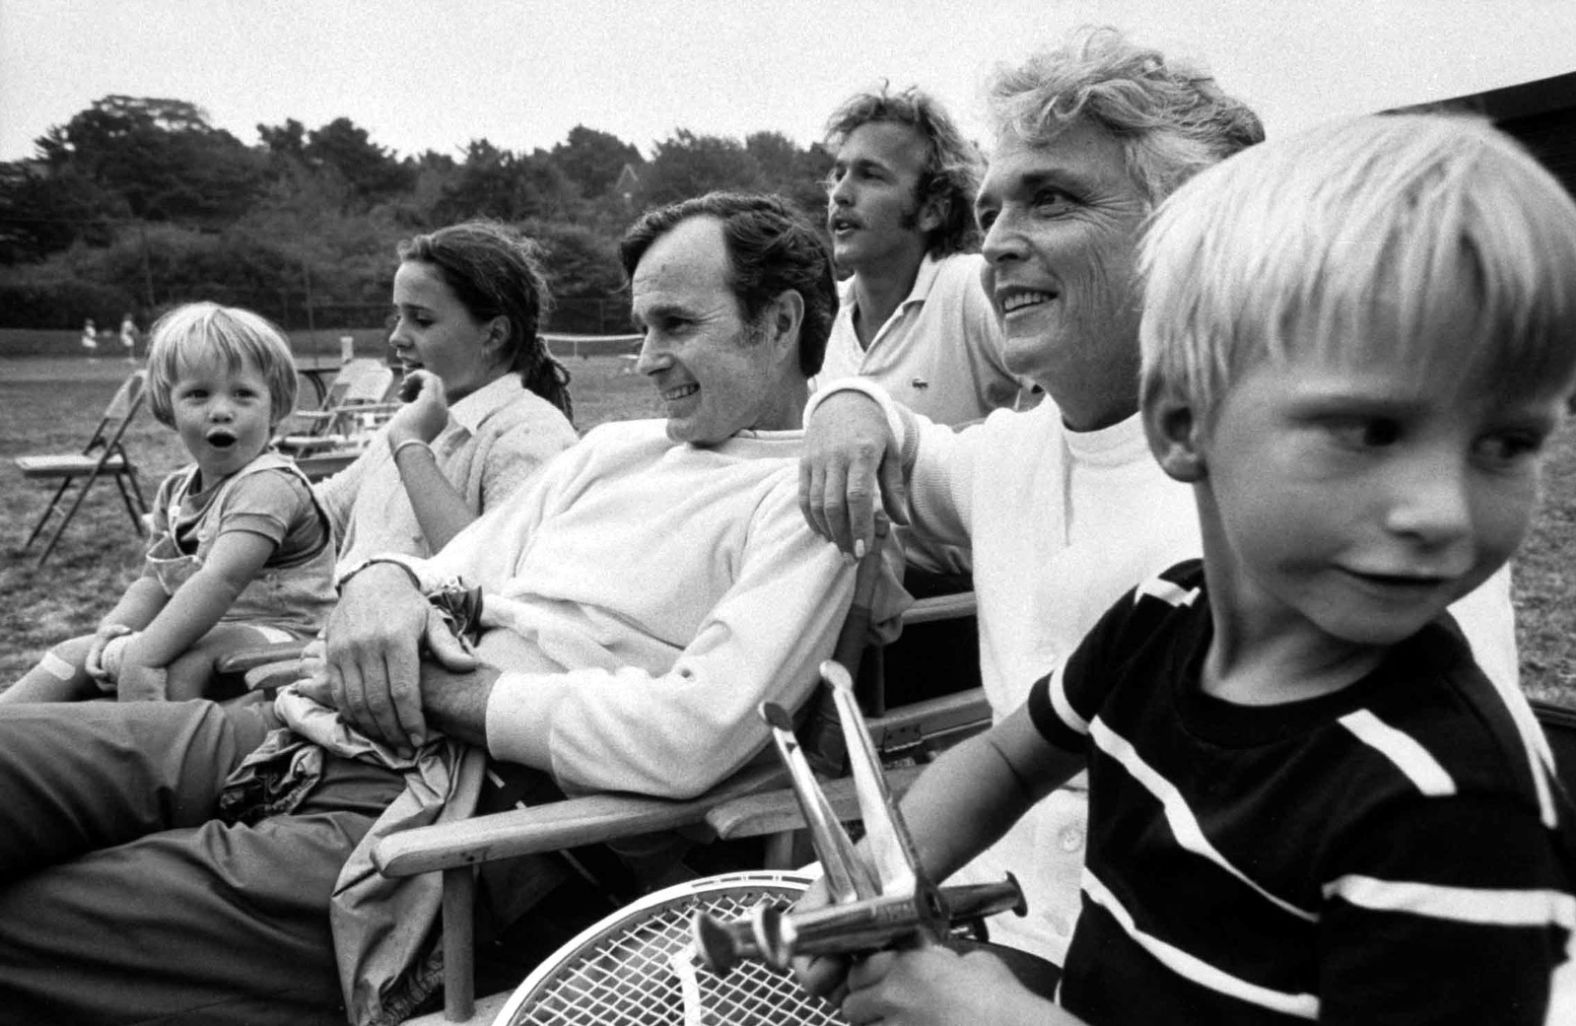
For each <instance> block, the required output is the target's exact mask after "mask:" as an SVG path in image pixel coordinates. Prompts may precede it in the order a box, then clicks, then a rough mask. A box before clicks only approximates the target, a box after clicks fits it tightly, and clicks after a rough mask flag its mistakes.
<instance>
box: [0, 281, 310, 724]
mask: <svg viewBox="0 0 1576 1026" xmlns="http://www.w3.org/2000/svg"><path fill="white" fill-rule="evenodd" d="M147 387H148V396H149V402H150V405H151V406H152V409H153V415H154V416H155V417H156V418H157V419H158V420H159V422H160V423H162V424H165V425H167V426H168V427H171V428H173V429H175V431H176V433H177V434H179V436H180V439H181V444H182V445H183V446H184V447H185V448H186V451H187V452H188V453H189V454H190V455H191V458H192V461H193V462H192V463H191V464H190V465H188V466H185V467H182V468H181V469H180V470H178V471H176V472H175V473H173V474H171V475H170V476H169V477H168V478H166V479H165V480H164V482H163V484H161V485H160V486H159V491H158V495H157V497H156V498H155V499H154V502H153V531H152V538H151V541H150V542H149V545H148V550H147V554H146V557H145V559H144V563H143V571H142V575H141V576H140V577H138V578H137V579H136V580H135V581H133V582H132V583H131V586H130V587H128V588H127V589H126V592H125V594H123V595H122V596H121V599H120V601H119V602H117V603H116V604H115V607H114V608H113V609H111V610H110V611H109V613H108V614H107V615H106V616H105V617H104V619H103V620H102V621H101V622H100V624H99V627H98V629H97V630H96V631H94V632H93V634H91V635H88V636H85V637H79V638H72V639H71V640H69V641H65V642H62V643H61V644H59V645H57V646H55V648H53V649H51V650H50V651H49V652H47V653H46V654H45V655H44V658H43V659H42V660H40V661H39V663H38V665H37V666H35V667H34V668H33V669H31V670H29V671H28V672H27V673H26V674H24V675H23V677H22V678H21V679H20V680H18V681H17V682H16V683H14V684H12V685H11V686H10V687H9V688H8V689H6V690H5V691H4V692H0V703H17V702H57V701H71V700H77V699H86V698H95V697H99V696H101V695H104V694H106V693H108V694H112V695H115V696H117V697H118V698H119V699H120V700H121V701H123V702H131V701H149V700H152V701H158V700H164V699H168V700H170V701H183V700H185V699H189V698H200V697H227V696H217V695H214V696H210V695H209V690H208V688H209V683H210V681H211V680H212V678H213V671H214V663H215V661H216V660H218V659H220V658H222V657H223V656H225V655H227V654H229V653H231V652H234V651H237V650H240V649H245V648H251V647H256V646H257V645H260V644H266V643H268V642H274V641H287V640H291V639H300V638H308V637H311V636H312V635H313V634H315V633H316V632H317V630H318V628H319V626H321V624H322V621H323V617H324V616H326V615H327V613H328V610H329V609H330V608H331V607H332V606H333V603H334V590H333V570H334V544H333V535H332V532H331V530H330V527H329V520H328V517H327V515H326V514H325V513H324V511H323V509H322V508H321V507H320V506H319V505H318V503H317V501H316V500H315V499H314V498H313V497H312V486H311V485H310V484H309V483H308V482H307V480H306V478H305V476H303V475H302V473H301V472H300V471H299V470H297V469H296V466H295V463H294V462H292V461H291V460H289V459H286V458H285V457H283V456H281V455H279V454H278V453H276V452H274V451H272V450H271V449H270V447H269V441H270V439H271V438H272V437H273V431H274V428H275V427H276V426H277V425H278V423H279V421H280V420H281V419H283V418H284V417H285V416H286V415H287V414H288V413H289V412H290V411H291V410H292V409H293V408H294V407H295V397H296V372H295V359H294V357H292V355H291V353H290V346H289V344H288V343H287V342H286V341H285V338H284V336H283V335H282V334H281V333H280V332H279V330H278V329H277V328H275V327H274V326H273V325H272V324H270V323H268V322H267V321H265V320H264V319H263V318H261V317H259V316H258V315H257V314H254V313H252V312H251V311H249V310H242V309H239V308H237V307H223V306H218V305H216V304H213V303H191V304H188V305H185V306H181V307H178V308H176V309H175V310H173V311H171V312H170V313H168V314H166V315H165V316H164V317H162V318H160V320H159V322H158V323H157V324H155V325H154V327H153V345H152V347H151V349H150V350H149V353H148V386H147Z"/></svg>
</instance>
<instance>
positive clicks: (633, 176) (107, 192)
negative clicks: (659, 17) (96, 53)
mask: <svg viewBox="0 0 1576 1026" xmlns="http://www.w3.org/2000/svg"><path fill="white" fill-rule="evenodd" d="M257 132H258V136H259V142H258V143H256V144H254V145H247V144H245V143H243V142H241V140H239V139H237V138H236V137H235V136H234V135H232V134H231V133H229V132H227V131H224V130H223V129H219V128H215V127H214V126H213V125H212V124H210V123H209V121H208V116H207V114H206V113H205V112H204V111H203V110H202V109H201V108H199V107H197V106H196V105H194V104H192V103H188V102H186V101H184V100H171V99H156V98H150V97H134V96H120V95H112V96H106V97H104V98H102V99H99V100H96V101H94V103H93V104H92V105H91V106H90V107H88V108H87V109H86V110H83V111H80V112H79V113H77V114H76V115H75V116H73V117H72V118H71V119H70V120H69V121H67V122H66V123H65V124H63V125H54V126H51V127H50V128H49V129H48V131H46V132H45V134H44V135H43V136H41V137H40V138H38V139H37V140H35V144H34V145H35V149H36V153H35V156H34V157H33V158H32V159H28V160H21V161H13V162H8V163H6V162H0V327H23V328H74V327H78V326H80V325H81V324H82V321H83V319H84V318H87V317H92V318H95V319H96V320H98V321H99V323H101V324H109V323H118V322H119V319H120V317H121V316H122V315H123V314H125V313H127V312H131V313H133V315H134V316H136V317H137V319H138V320H139V322H141V323H142V324H143V325H144V326H146V324H147V323H148V321H149V320H150V319H151V318H152V317H154V316H156V315H157V314H158V313H159V312H161V311H162V310H164V309H166V308H168V307H169V306H172V305H174V304H176V303H181V302H185V301H188V300H192V299H212V300H215V301H217V302H221V303H232V304H237V305H242V306H247V307H250V308H251V309H254V310H257V311H258V312H259V313H262V314H264V315H265V316H268V317H270V318H272V319H274V320H276V321H278V322H279V323H280V324H282V325H283V326H285V327H286V328H290V329H299V328H335V327H365V326H367V325H368V323H369V318H371V319H372V320H371V321H370V323H377V322H378V320H380V319H381V316H382V312H383V311H384V310H385V309H386V308H387V306H388V289H389V282H390V280H391V278H392V274H393V265H394V260H395V257H394V246H395V244H396V243H397V242H398V240H400V239H402V238H406V237H408V236H410V235H413V234H416V233H418V232H422V231H427V230H431V229H434V228H438V227H441V226H442V225H445V224H449V223H452V222H454V221H458V220H463V219H466V218H470V217H492V218H496V219H499V220H502V221H505V222H508V223H510V224H513V225H516V226H518V227H519V228H520V229H522V230H523V231H525V232H527V233H528V234H530V235H531V236H532V237H533V238H535V239H536V240H537V241H538V242H540V243H541V244H542V246H543V247H544V249H545V250H546V254H547V258H548V266H549V271H550V274H551V276H552V286H553V289H554V292H555V294H556V295H557V296H558V297H559V298H560V310H559V312H558V314H557V315H556V316H555V318H554V320H553V322H552V324H551V327H553V328H554V329H556V330H560V331H583V332H600V331H617V330H621V329H622V328H623V326H624V321H623V318H624V303H623V302H622V301H618V302H608V300H609V299H610V298H611V297H615V296H616V295H617V294H618V293H619V292H620V290H621V289H622V286H623V277H622V272H621V270H620V268H619V265H618V258H617V249H616V244H617V240H618V238H619V236H620V235H621V234H622V232H623V230H624V228H626V227H627V226H628V224H629V222H630V221H631V220H632V219H633V218H634V216H635V215H636V214H638V213H639V212H640V211H642V210H644V209H646V208H647V207H650V206H653V205H657V204H661V203H667V202H670V201H672V200H676V199H682V198H685V197H688V196H695V195H699V194H701V193H704V192H707V191H709V190H711V189H765V190H770V191H775V192H781V193H783V194H784V195H786V196H788V197H789V198H790V199H791V200H793V201H794V202H795V203H797V204H799V205H800V206H802V207H803V208H804V209H805V210H806V211H808V212H810V213H812V214H813V215H815V217H816V219H817V220H819V212H820V210H821V209H822V207H823V204H824V194H823V191H822V187H821V182H822V180H823V179H824V178H825V176H826V173H827V170H828V169H829V168H830V166H831V157H830V156H829V155H828V154H827V152H826V150H825V148H824V147H822V146H821V145H820V144H819V143H816V144H812V145H811V146H810V147H809V148H801V147H799V146H797V145H796V144H795V143H794V142H793V141H792V140H790V139H788V138H787V137H786V136H784V135H782V134H781V133H779V132H772V131H762V132H755V133H753V134H751V135H749V136H747V137H746V138H744V139H743V140H742V141H741V140H739V139H735V138H729V137H722V136H711V135H697V134H695V133H694V132H691V131H689V130H687V129H682V128H681V129H677V130H676V131H675V132H674V133H673V135H672V136H671V137H669V138H668V139H665V140H661V141H657V142H654V143H653V144H652V146H651V157H650V159H647V158H645V157H644V156H642V154H641V152H640V150H639V149H637V148H636V147H635V146H634V145H632V144H631V143H628V142H625V141H624V140H621V139H619V138H618V137H617V136H614V135H612V134H610V133H607V132H603V131H599V130H597V129H594V128H589V127H586V126H584V125H577V126H576V127H575V128H573V129H571V130H570V132H569V134H568V136H567V138H566V139H565V140H564V141H563V142H561V143H558V144H556V145H555V146H553V148H552V149H551V150H543V149H536V150H534V151H533V152H531V153H525V152H514V151H511V150H507V149H502V148H500V147H498V146H496V145H494V144H493V143H491V142H489V141H488V140H486V139H476V140H473V141H471V142H470V143H469V144H468V145H467V146H466V147H465V149H464V151H463V153H460V154H458V155H457V156H454V155H449V154H443V153H437V152H435V151H432V150H428V151H426V152H424V153H421V154H419V155H415V156H400V155H398V154H396V153H394V152H393V151H391V150H389V149H388V148H386V147H384V146H381V145H379V144H378V143H376V142H375V141H374V140H373V139H372V138H371V136H370V135H369V134H368V133H367V131H366V130H365V129H363V128H361V127H359V126H358V125H356V124H355V123H354V122H353V121H351V120H350V119H349V118H343V117H342V118H336V119H335V120H333V121H331V122H329V123H328V124H325V125H321V126H319V127H317V128H307V127H306V126H305V125H303V124H302V123H301V122H299V121H296V120H295V119H293V118H292V119H287V120H286V121H285V122H284V123H283V124H280V125H258V126H257ZM626 169H627V170H626ZM610 320H612V321H614V322H615V323H609V321H610Z"/></svg>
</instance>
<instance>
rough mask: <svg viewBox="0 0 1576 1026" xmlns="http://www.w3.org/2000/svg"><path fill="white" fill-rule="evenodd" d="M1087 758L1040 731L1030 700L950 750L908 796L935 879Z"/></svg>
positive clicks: (912, 822) (906, 805)
mask: <svg viewBox="0 0 1576 1026" xmlns="http://www.w3.org/2000/svg"><path fill="white" fill-rule="evenodd" d="M1083 765H1084V758H1083V756H1082V755H1074V754H1072V753H1070V752H1066V751H1063V750H1062V749H1059V748H1056V747H1055V746H1053V745H1051V744H1050V743H1049V742H1047V741H1046V740H1045V738H1044V737H1042V736H1041V734H1040V732H1039V731H1038V730H1036V729H1035V726H1034V723H1033V721H1032V720H1030V718H1029V710H1028V707H1027V706H1020V707H1019V708H1018V709H1017V710H1016V711H1014V712H1013V713H1012V714H1011V715H1009V716H1008V717H1007V718H1006V719H1004V720H1002V721H1001V722H1000V723H998V724H996V725H995V726H994V727H992V728H991V729H990V730H988V731H986V732H985V733H983V734H980V735H977V736H975V737H973V738H970V739H969V740H967V741H965V742H963V743H962V744H960V745H957V746H956V747H954V748H952V749H950V750H948V751H947V752H945V753H943V755H942V756H941V758H939V759H937V760H936V761H935V763H933V764H932V765H931V766H930V767H929V768H928V769H927V770H926V771H925V772H924V774H922V775H921V776H920V778H919V779H918V780H917V781H915V783H914V786H913V787H912V788H911V789H910V790H909V793H908V795H907V796H906V797H905V798H904V799H903V816H904V818H905V819H906V820H907V822H908V828H909V831H910V833H912V834H913V837H914V843H915V846H916V847H917V848H918V849H919V856H920V858H921V860H922V861H923V862H924V864H925V868H926V869H927V870H928V871H929V872H930V874H931V877H932V879H936V880H944V879H946V877H947V876H949V875H951V874H952V873H953V872H954V871H956V870H957V869H959V868H960V867H962V866H963V865H964V864H965V863H967V862H968V860H969V859H971V858H973V857H974V856H975V855H977V854H979V853H980V852H981V851H984V850H985V849H986V848H988V847H989V846H990V845H991V844H993V843H994V842H995V841H996V840H997V839H998V838H1000V837H1001V835H1002V834H1003V833H1005V832H1006V830H1007V828H1008V827H1010V826H1012V824H1013V823H1015V822H1017V820H1018V819H1019V817H1021V816H1022V815H1023V814H1024V813H1025V812H1027V811H1028V810H1029V808H1030V807H1031V806H1032V805H1034V803H1036V802H1038V801H1039V800H1040V799H1041V798H1044V797H1045V796H1046V795H1048V794H1050V793H1051V792H1052V791H1054V790H1056V788H1058V787H1060V786H1061V785H1062V784H1064V783H1066V782H1067V781H1068V780H1069V779H1070V778H1071V777H1072V776H1073V775H1074V774H1076V773H1077V772H1078V771H1079V770H1081V769H1083Z"/></svg>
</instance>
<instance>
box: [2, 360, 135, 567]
mask: <svg viewBox="0 0 1576 1026" xmlns="http://www.w3.org/2000/svg"><path fill="white" fill-rule="evenodd" d="M147 381H148V372H147V371H145V370H137V371H133V372H132V373H131V374H130V375H128V376H127V377H126V380H125V381H123V382H121V384H120V387H119V388H118V389H116V390H115V395H114V397H113V398H112V399H111V400H110V401H109V405H108V406H107V407H105V409H104V415H103V416H102V417H100V418H99V422H98V425H97V426H96V427H94V429H93V434H92V435H91V436H89V438H88V442H87V445H85V446H83V448H82V451H81V452H80V453H65V454H60V455H35V456H18V457H17V458H16V465H17V469H19V470H20V471H21V472H22V476H23V477H25V478H45V479H50V480H56V479H58V480H59V481H60V486H59V487H58V488H56V489H55V494H54V495H53V496H52V497H51V498H50V500H49V505H48V506H46V507H44V512H43V513H42V514H41V515H40V516H39V518H38V522H37V523H35V524H34V525H33V530H32V532H31V533H29V534H28V536H27V541H26V542H25V543H24V544H23V546H22V548H23V549H24V550H26V549H28V548H31V547H32V545H33V542H35V541H36V540H38V536H39V534H40V533H42V532H43V530H44V524H45V523H47V522H48V520H49V517H50V515H51V514H53V513H54V512H55V509H56V508H57V507H58V506H59V505H60V500H61V499H62V498H63V497H64V496H65V494H66V490H67V489H68V488H70V487H71V484H72V482H74V481H77V480H78V479H85V480H83V481H82V487H81V488H80V489H79V490H78V492H77V494H76V498H75V499H73V500H72V502H71V505H70V507H69V508H68V509H67V510H66V512H65V515H64V516H63V517H62V518H61V520H60V523H59V524H58V525H57V526H56V527H55V530H54V533H53V534H51V535H50V536H49V541H48V543H47V544H45V546H44V551H43V552H41V553H40V554H39V557H38V565H39V566H43V565H44V561H45V560H47V559H48V558H49V554H50V553H51V552H53V551H54V550H55V545H56V543H58V542H59V541H60V536H61V535H62V534H63V533H64V532H65V530H66V525H67V524H69V523H71V519H72V518H73V517H75V516H76V514H77V510H78V509H79V508H81V506H82V502H83V500H84V499H86V498H87V495H88V490H89V489H91V488H92V487H93V483H94V482H95V481H97V480H98V479H99V478H101V477H109V478H111V479H113V480H114V482H115V487H116V488H117V489H118V490H119V492H120V500H121V503H122V504H123V505H124V506H125V507H126V515H127V516H128V517H130V518H131V525H132V528H133V530H135V531H136V532H137V534H138V536H141V535H143V534H145V533H146V523H145V518H146V517H147V515H148V502H147V500H146V499H145V498H143V495H142V484H141V482H140V481H138V479H137V468H136V466H135V465H134V464H133V463H132V461H131V456H130V455H129V454H128V453H127V452H126V447H125V444H124V442H123V441H122V439H123V438H124V436H125V434H126V428H127V427H128V426H130V424H131V421H132V419H133V418H134V417H135V416H136V415H137V410H138V409H140V408H141V406H142V403H143V400H144V399H145V398H146V397H147Z"/></svg>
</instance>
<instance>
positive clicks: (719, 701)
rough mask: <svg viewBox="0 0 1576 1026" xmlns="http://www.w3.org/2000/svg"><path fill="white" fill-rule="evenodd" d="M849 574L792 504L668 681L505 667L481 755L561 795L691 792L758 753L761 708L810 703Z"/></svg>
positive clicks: (762, 536) (762, 530) (639, 674)
mask: <svg viewBox="0 0 1576 1026" xmlns="http://www.w3.org/2000/svg"><path fill="white" fill-rule="evenodd" d="M791 501H792V496H791V495H790V496H788V502H789V503H791ZM853 577H854V566H853V565H852V564H849V563H846V562H845V561H844V560H843V559H842V557H841V556H840V555H839V554H838V552H837V551H836V549H834V548H833V547H832V546H830V545H828V544H826V543H825V542H824V541H822V540H821V539H819V538H817V537H815V536H814V535H812V534H811V533H810V532H809V531H807V530H806V529H805V528H804V525H803V523H802V521H800V519H799V516H798V512H797V510H796V509H794V508H793V507H792V505H788V506H786V507H785V513H783V514H779V515H777V516H775V517H771V518H759V517H758V518H757V519H756V521H755V523H754V524H753V525H752V534H751V538H750V541H749V543H748V545H747V547H746V549H745V551H744V552H743V553H742V554H741V565H740V569H739V575H738V577H737V578H736V580H735V582H734V584H733V585H732V587H731V588H730V589H729V590H728V591H727V593H726V594H725V595H724V596H723V597H722V599H721V600H720V601H719V602H718V603H717V604H716V605H715V606H714V607H713V608H712V610H711V611H710V613H709V614H708V615H707V616H706V617H705V618H704V620H703V621H702V623H701V625H700V628H699V630H698V631H697V633H696V636H695V638H694V640H693V641H692V642H691V643H690V644H689V645H688V646H686V647H685V649H684V650H683V652H682V653H680V655H679V657H678V659H677V660H676V661H675V663H674V665H673V666H672V668H671V669H670V670H669V671H668V672H666V673H661V674H653V673H648V672H646V671H644V670H641V669H638V668H635V667H622V668H619V669H616V670H611V671H610V670H606V669H577V670H570V671H567V672H563V673H510V672H505V673H503V674H502V675H501V676H500V677H499V679H498V681H497V682H496V683H495V684H494V686H493V688H492V691H491V695H490V697H489V699H488V707H487V746H488V749H489V750H490V751H491V752H492V754H493V755H494V756H495V757H497V758H500V759H506V760H510V761H515V762H520V763H524V764H526V765H530V766H535V767H537V768H539V769H544V770H546V771H548V772H550V773H552V774H553V775H554V777H556V778H557V779H558V780H559V782H560V783H561V784H562V785H563V786H564V787H565V788H566V789H568V790H581V791H585V790H616V791H634V792H639V793H644V794H655V795H665V796H670V797H689V796H693V795H696V794H699V793H701V792H702V791H705V790H706V789H707V788H709V787H711V786H713V785H714V784H716V783H718V782H719V781H721V780H723V779H724V778H726V777H727V776H728V775H729V774H730V773H732V772H734V771H735V770H737V769H738V768H739V767H741V766H742V765H744V763H746V762H747V761H748V760H749V759H750V758H751V757H752V756H753V755H755V754H756V753H757V752H758V751H759V750H760V749H761V747H762V746H763V745H764V744H765V742H766V739H767V732H766V728H765V726H764V724H762V722H761V720H760V718H759V716H758V714H757V707H758V706H759V704H760V703H761V702H763V701H768V700H769V701H774V702H778V703H780V704H782V705H784V706H786V707H788V708H796V707H797V706H799V705H800V704H801V703H802V702H803V701H804V699H805V698H806V697H807V696H808V695H809V694H810V692H811V691H812V689H813V688H814V686H815V683H816V680H817V678H816V667H817V666H818V665H819V663H820V661H821V660H822V659H825V658H827V657H828V656H829V655H830V653H831V651H832V646H833V644H834V642H835V640H836V638H837V634H838V631H839V629H840V628H841V626H842V622H843V619H844V617H845V616H846V613H847V609H848V605H849V602H850V599H851V595H852V590H853ZM893 588H894V590H898V589H897V588H896V585H895V583H894V585H893Z"/></svg>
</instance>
